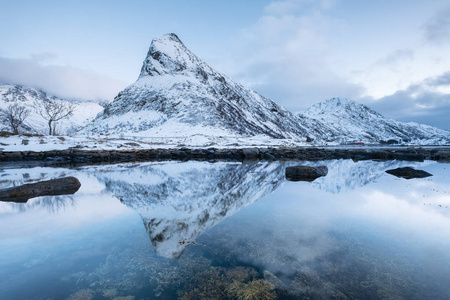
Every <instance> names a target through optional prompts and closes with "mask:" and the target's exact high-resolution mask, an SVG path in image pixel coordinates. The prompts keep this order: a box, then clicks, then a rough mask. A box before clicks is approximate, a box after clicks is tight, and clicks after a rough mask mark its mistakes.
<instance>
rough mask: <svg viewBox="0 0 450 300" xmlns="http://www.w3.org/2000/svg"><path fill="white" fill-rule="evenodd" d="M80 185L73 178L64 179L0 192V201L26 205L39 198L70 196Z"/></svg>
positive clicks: (25, 185)
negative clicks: (31, 199) (32, 199)
mask: <svg viewBox="0 0 450 300" xmlns="http://www.w3.org/2000/svg"><path fill="white" fill-rule="evenodd" d="M80 186H81V183H80V181H79V180H78V179H77V178H75V177H64V178H58V179H52V180H46V181H41V182H37V183H30V184H24V185H21V186H17V187H13V188H9V189H5V190H0V201H5V202H17V203H26V202H27V201H28V199H30V198H35V197H40V196H59V195H72V194H74V193H75V192H76V191H78V189H79V188H80Z"/></svg>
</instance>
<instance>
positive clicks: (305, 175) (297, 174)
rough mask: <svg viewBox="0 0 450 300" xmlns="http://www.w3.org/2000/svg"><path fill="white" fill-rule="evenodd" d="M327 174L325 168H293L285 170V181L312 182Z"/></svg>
mask: <svg viewBox="0 0 450 300" xmlns="http://www.w3.org/2000/svg"><path fill="white" fill-rule="evenodd" d="M327 174H328V168H327V167H326V166H319V167H310V166H295V167H287V168H286V179H287V180H289V181H314V180H316V179H317V178H319V177H322V176H325V175H327Z"/></svg>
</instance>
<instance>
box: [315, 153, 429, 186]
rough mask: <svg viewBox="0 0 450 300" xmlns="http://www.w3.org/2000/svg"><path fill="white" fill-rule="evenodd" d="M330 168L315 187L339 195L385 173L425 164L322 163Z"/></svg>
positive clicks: (346, 161) (317, 181) (402, 162)
mask: <svg viewBox="0 0 450 300" xmlns="http://www.w3.org/2000/svg"><path fill="white" fill-rule="evenodd" d="M320 164H322V165H326V166H327V167H328V174H327V176H324V177H320V178H318V179H316V180H315V181H314V182H313V185H315V186H316V187H318V188H319V189H321V190H324V191H327V192H330V193H333V194H339V193H341V192H346V191H350V190H353V189H355V188H358V187H362V186H365V185H367V184H369V183H370V182H372V181H374V180H376V179H377V178H379V177H381V176H383V175H386V174H385V171H386V170H388V169H394V168H399V167H405V166H419V165H423V164H424V163H418V162H408V161H396V160H390V161H371V160H365V161H358V162H353V161H352V160H333V161H326V162H321V163H320Z"/></svg>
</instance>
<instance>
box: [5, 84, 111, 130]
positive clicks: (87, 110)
mask: <svg viewBox="0 0 450 300" xmlns="http://www.w3.org/2000/svg"><path fill="white" fill-rule="evenodd" d="M46 99H56V100H62V101H68V100H64V99H60V98H57V97H55V96H51V95H48V94H46V93H45V92H44V91H41V90H37V89H34V88H30V87H24V86H21V85H10V84H0V109H2V110H5V109H6V108H7V107H8V106H9V105H11V104H13V103H19V104H20V105H22V106H25V107H27V108H28V109H30V115H29V117H28V118H27V119H26V120H25V125H24V126H22V127H21V128H20V130H19V132H22V133H23V132H26V133H43V134H47V133H48V125H47V121H46V120H45V119H44V118H42V117H41V116H40V115H39V114H38V113H37V111H36V108H37V107H39V105H41V103H42V102H43V101H45V100H46ZM72 103H75V111H74V113H73V116H72V117H70V118H69V119H65V120H61V121H59V122H58V123H57V125H56V126H57V127H56V129H57V130H56V131H57V133H59V134H73V133H75V132H76V131H78V130H79V129H81V128H82V127H84V126H85V125H86V123H88V122H90V121H91V120H92V119H94V117H95V116H96V115H97V114H98V113H99V112H101V111H102V110H103V107H102V106H101V105H99V104H98V103H96V102H90V101H84V102H81V101H72ZM0 130H6V131H11V129H10V128H9V127H8V125H7V123H6V120H5V119H4V118H1V119H0Z"/></svg>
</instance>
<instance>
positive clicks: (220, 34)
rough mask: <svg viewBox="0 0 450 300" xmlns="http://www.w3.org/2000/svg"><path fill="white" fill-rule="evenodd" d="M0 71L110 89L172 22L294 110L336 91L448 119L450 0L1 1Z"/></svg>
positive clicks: (209, 56) (241, 78)
mask: <svg viewBox="0 0 450 300" xmlns="http://www.w3.org/2000/svg"><path fill="white" fill-rule="evenodd" d="M3 2H4V3H2V10H1V11H0V21H1V23H2V26H0V40H1V41H2V42H1V43H0V81H1V82H7V83H20V84H25V85H30V86H35V87H40V88H42V89H44V90H47V91H49V92H51V93H53V94H56V95H59V96H63V97H69V98H81V99H109V100H112V99H113V98H114V96H115V95H116V94H117V93H118V92H119V91H120V90H122V89H123V88H124V87H126V86H127V85H129V84H131V83H133V82H134V81H135V80H136V79H137V76H138V74H139V71H140V68H141V64H142V61H143V60H144V58H145V55H146V53H147V50H148V47H149V45H150V43H151V40H152V38H153V37H155V36H159V35H162V34H165V33H169V32H174V33H176V34H177V35H178V36H179V37H180V38H181V40H182V41H183V42H184V43H185V45H186V46H187V47H188V48H189V49H191V50H192V51H193V52H194V53H196V54H197V55H198V56H199V57H200V58H202V59H203V60H205V61H206V62H207V63H209V64H210V65H211V66H213V67H214V68H216V69H218V70H220V71H222V72H223V73H225V74H227V75H228V76H230V77H231V78H233V79H235V80H236V81H238V82H241V83H243V84H244V85H246V86H248V87H250V88H252V89H254V90H256V91H258V92H259V93H261V94H263V95H265V96H267V97H269V98H271V99H273V100H274V101H276V102H278V103H280V104H282V105H283V106H285V107H286V108H288V109H290V110H292V111H302V110H304V109H306V108H308V107H309V106H310V105H312V104H314V103H317V102H320V101H322V100H325V99H327V98H331V97H346V98H351V99H354V100H357V101H359V102H362V103H365V104H368V105H369V106H371V107H372V108H374V109H375V110H377V111H379V112H380V113H382V114H384V115H386V116H389V117H392V118H396V119H399V120H402V121H417V122H422V123H426V124H430V125H433V126H437V127H441V128H444V129H450V118H449V117H448V116H449V115H450V55H449V54H450V3H449V2H448V0H430V1H417V0H408V1H406V0H396V1H386V0H379V1H358V0H346V1H345V0H279V1H270V0H259V1H257V0H247V1H238V0H228V1H209V0H203V1H201V0H197V1H186V0H184V1H181V0H180V1H160V0H157V1H156V0H153V1H152V0H147V1H119V0H115V1H114V0H113V1H82V0H79V1H25V0H23V1H21V0H16V1H3Z"/></svg>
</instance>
